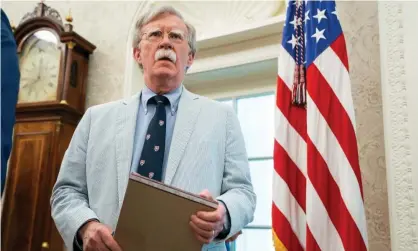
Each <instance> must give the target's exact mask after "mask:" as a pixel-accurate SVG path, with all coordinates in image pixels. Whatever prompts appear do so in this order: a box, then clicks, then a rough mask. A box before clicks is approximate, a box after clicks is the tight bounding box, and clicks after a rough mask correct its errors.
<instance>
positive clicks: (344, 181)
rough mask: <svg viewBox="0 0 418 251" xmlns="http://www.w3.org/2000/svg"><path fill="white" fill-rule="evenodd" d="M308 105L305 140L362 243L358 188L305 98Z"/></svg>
mask: <svg viewBox="0 0 418 251" xmlns="http://www.w3.org/2000/svg"><path fill="white" fill-rule="evenodd" d="M308 104H309V106H308V121H309V122H310V123H311V124H308V136H309V139H310V140H311V142H312V143H313V145H314V147H315V149H316V151H318V153H319V154H320V156H321V158H323V160H324V162H325V164H326V166H327V171H328V172H329V173H330V175H331V176H332V178H333V181H335V183H336V186H337V188H338V189H339V190H340V193H341V197H342V200H343V203H344V205H345V206H346V207H347V210H348V211H349V213H350V215H351V216H352V217H353V219H354V221H355V224H356V225H357V226H358V228H359V230H360V233H361V235H362V238H363V241H365V240H367V228H366V225H365V224H363V223H364V222H366V216H365V212H364V205H363V199H362V196H361V191H360V187H359V186H358V185H354V184H357V179H356V176H355V173H354V172H353V169H352V168H351V166H350V163H349V162H348V159H347V157H346V156H345V154H344V152H343V150H342V149H341V146H340V145H339V144H338V141H337V139H336V138H335V135H334V134H333V133H332V131H331V129H330V128H329V127H328V124H327V122H326V120H325V118H324V117H323V116H322V115H321V113H320V112H319V111H318V109H317V107H316V105H315V103H314V101H313V100H311V99H310V96H309V95H308ZM330 149H332V151H330ZM308 151H309V150H308Z"/></svg>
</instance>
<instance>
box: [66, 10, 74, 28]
mask: <svg viewBox="0 0 418 251" xmlns="http://www.w3.org/2000/svg"><path fill="white" fill-rule="evenodd" d="M65 21H67V23H66V24H65V26H64V29H65V31H73V25H72V24H71V23H72V22H73V16H72V15H71V8H70V9H69V11H68V15H67V16H66V17H65Z"/></svg>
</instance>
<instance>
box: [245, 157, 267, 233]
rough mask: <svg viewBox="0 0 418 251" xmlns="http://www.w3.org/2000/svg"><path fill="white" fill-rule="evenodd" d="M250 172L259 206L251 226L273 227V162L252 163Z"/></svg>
mask: <svg viewBox="0 0 418 251" xmlns="http://www.w3.org/2000/svg"><path fill="white" fill-rule="evenodd" d="M250 172H251V181H252V183H253V187H254V192H255V194H256V195H257V206H256V209H255V214H254V220H253V222H251V223H250V224H249V225H250V226H251V225H253V226H271V204H272V185H273V184H272V179H273V160H272V159H270V160H261V161H250Z"/></svg>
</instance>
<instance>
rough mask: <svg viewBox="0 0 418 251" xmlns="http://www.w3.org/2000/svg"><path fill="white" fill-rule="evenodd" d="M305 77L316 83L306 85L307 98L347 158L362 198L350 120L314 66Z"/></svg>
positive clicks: (355, 147)
mask: <svg viewBox="0 0 418 251" xmlns="http://www.w3.org/2000/svg"><path fill="white" fill-rule="evenodd" d="M307 76H308V79H312V80H313V79H314V80H315V83H316V85H315V86H312V85H311V86H310V85H308V93H309V96H310V97H311V98H312V100H313V101H314V102H315V104H316V106H317V107H318V110H319V111H320V112H321V114H322V116H323V117H325V118H326V121H327V123H328V125H329V127H330V128H331V130H332V132H333V133H334V135H335V137H336V138H337V140H338V143H339V144H340V145H341V148H342V149H343V151H344V153H345V155H346V156H347V159H348V161H349V162H350V165H351V167H352V169H353V171H354V173H355V175H356V178H357V183H356V184H355V185H356V186H359V189H360V192H361V195H362V198H363V191H362V187H361V184H362V183H361V173H360V167H359V163H358V152H357V142H356V135H355V132H354V128H353V126H352V124H351V121H350V118H349V116H348V115H347V113H346V112H345V109H344V107H343V106H342V105H341V103H340V101H339V99H338V98H337V97H336V96H335V93H334V92H333V91H332V90H331V88H330V86H329V85H328V83H327V81H326V80H325V79H324V78H323V77H322V74H321V72H319V70H318V69H317V68H316V64H315V65H311V66H310V67H309V68H308V71H307ZM312 82H313V81H312ZM347 95H348V94H347ZM329 150H330V151H331V152H333V151H334V149H329ZM352 185H354V184H352Z"/></svg>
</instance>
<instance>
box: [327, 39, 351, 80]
mask: <svg viewBox="0 0 418 251" xmlns="http://www.w3.org/2000/svg"><path fill="white" fill-rule="evenodd" d="M331 48H332V50H333V51H334V53H335V55H337V56H338V58H339V59H340V60H341V62H342V63H343V64H344V67H345V69H346V70H347V72H349V71H350V68H349V64H348V55H347V53H346V51H347V48H346V44H345V39H344V34H341V35H340V36H339V37H338V38H337V39H336V40H335V41H334V42H333V43H332V44H331Z"/></svg>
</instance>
